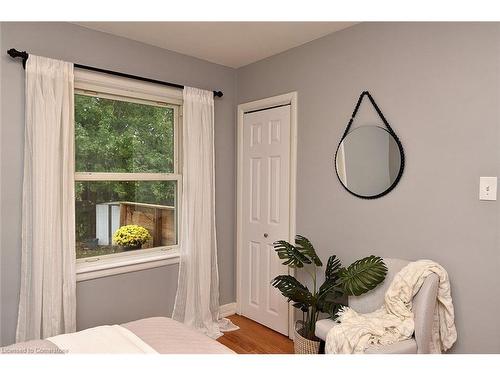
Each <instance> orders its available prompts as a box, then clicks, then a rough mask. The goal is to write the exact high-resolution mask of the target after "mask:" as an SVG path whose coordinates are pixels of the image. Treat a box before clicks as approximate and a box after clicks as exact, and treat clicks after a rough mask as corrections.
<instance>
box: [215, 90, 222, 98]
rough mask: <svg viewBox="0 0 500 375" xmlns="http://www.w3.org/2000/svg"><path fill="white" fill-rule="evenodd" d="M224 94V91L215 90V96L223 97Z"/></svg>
mask: <svg viewBox="0 0 500 375" xmlns="http://www.w3.org/2000/svg"><path fill="white" fill-rule="evenodd" d="M223 95H224V94H223V93H222V91H214V96H216V97H217V98H222V96H223Z"/></svg>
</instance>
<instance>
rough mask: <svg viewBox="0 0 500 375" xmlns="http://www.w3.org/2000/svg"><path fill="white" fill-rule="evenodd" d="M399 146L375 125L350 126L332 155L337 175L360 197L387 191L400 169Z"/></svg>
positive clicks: (383, 130) (348, 188)
mask: <svg viewBox="0 0 500 375" xmlns="http://www.w3.org/2000/svg"><path fill="white" fill-rule="evenodd" d="M402 153H403V149H402V147H401V146H400V144H398V142H396V140H395V139H394V137H393V136H392V135H391V134H390V133H389V132H388V131H387V130H386V129H384V128H381V127H379V126H361V127H358V128H355V129H353V130H351V131H350V132H349V133H347V135H346V136H345V137H344V139H343V140H342V142H341V143H340V145H339V147H338V149H337V153H336V156H335V166H336V170H337V176H338V177H339V179H340V182H341V183H342V185H344V187H345V188H346V189H347V190H348V191H349V192H351V193H353V194H354V195H357V196H359V197H362V198H376V197H378V196H382V195H384V194H386V193H388V192H389V191H390V190H391V189H392V188H393V187H394V186H395V183H396V182H397V180H398V178H399V176H400V174H401V172H402V168H403V165H402V156H403V154H402Z"/></svg>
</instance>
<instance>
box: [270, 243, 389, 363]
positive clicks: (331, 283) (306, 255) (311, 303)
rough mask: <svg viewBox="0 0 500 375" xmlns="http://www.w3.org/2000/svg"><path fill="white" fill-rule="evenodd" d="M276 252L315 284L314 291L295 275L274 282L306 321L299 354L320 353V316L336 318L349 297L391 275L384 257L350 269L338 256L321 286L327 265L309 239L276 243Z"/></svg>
mask: <svg viewBox="0 0 500 375" xmlns="http://www.w3.org/2000/svg"><path fill="white" fill-rule="evenodd" d="M274 250H275V251H276V252H277V253H278V256H279V258H280V259H284V262H283V264H284V265H286V266H288V267H291V268H301V269H303V270H304V271H305V272H306V273H307V274H308V275H309V277H310V278H311V282H312V289H311V290H310V289H309V288H308V287H307V286H306V285H304V284H302V283H301V282H299V281H298V280H297V279H296V278H295V277H294V276H292V275H279V276H276V277H275V278H274V279H273V280H272V281H271V284H272V285H273V286H274V287H276V288H277V289H278V290H279V291H280V292H281V294H282V295H283V296H284V297H286V298H287V299H288V301H292V302H293V306H294V307H295V308H297V309H299V310H300V311H301V312H302V320H301V321H298V322H296V324H295V332H294V334H295V337H294V346H295V353H301V354H315V353H318V352H319V344H320V341H319V339H318V338H317V337H316V336H315V334H314V332H315V329H316V321H317V320H318V318H319V314H320V313H325V314H328V315H329V316H330V318H331V319H336V318H337V315H338V313H339V310H340V309H341V308H342V307H343V306H344V301H345V300H346V298H345V297H346V296H359V295H361V294H363V293H366V292H368V291H370V290H372V289H373V288H375V287H376V286H377V285H379V284H380V283H381V282H382V281H384V279H385V276H386V274H387V267H386V265H385V263H384V262H383V260H382V258H380V257H377V256H374V255H371V256H369V257H366V258H363V259H360V260H357V261H355V262H354V263H352V264H351V265H350V266H349V267H342V265H341V263H340V260H339V259H338V258H337V256H336V255H332V256H330V258H329V259H328V262H327V264H326V268H325V281H324V282H323V283H322V284H321V286H319V287H318V270H319V269H320V267H322V266H323V263H322V262H321V259H320V258H319V257H318V255H317V254H316V250H315V249H314V247H313V245H312V244H311V242H310V241H309V240H308V239H307V238H306V237H304V236H300V235H297V236H296V237H295V245H292V244H290V243H288V242H287V241H276V242H275V243H274Z"/></svg>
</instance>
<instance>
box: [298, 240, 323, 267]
mask: <svg viewBox="0 0 500 375" xmlns="http://www.w3.org/2000/svg"><path fill="white" fill-rule="evenodd" d="M295 244H296V245H297V250H299V251H300V252H301V253H302V254H303V255H305V256H306V257H308V258H309V259H310V260H311V262H313V263H314V264H315V265H316V266H318V267H321V266H322V265H323V263H321V259H319V257H318V254H316V250H314V247H313V245H312V243H311V241H309V240H308V239H307V238H305V237H304V236H301V235H297V236H295Z"/></svg>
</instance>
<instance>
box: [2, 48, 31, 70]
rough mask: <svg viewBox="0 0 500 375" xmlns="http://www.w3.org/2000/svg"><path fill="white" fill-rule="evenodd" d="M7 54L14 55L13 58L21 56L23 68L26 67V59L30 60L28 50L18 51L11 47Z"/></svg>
mask: <svg viewBox="0 0 500 375" xmlns="http://www.w3.org/2000/svg"><path fill="white" fill-rule="evenodd" d="M7 54H8V55H9V56H10V57H12V58H13V59H15V58H17V57H20V58H21V59H22V60H23V68H26V60H28V57H29V55H28V52H26V51H22V52H21V51H18V50H17V49H15V48H11V49H9V50H8V51H7Z"/></svg>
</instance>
